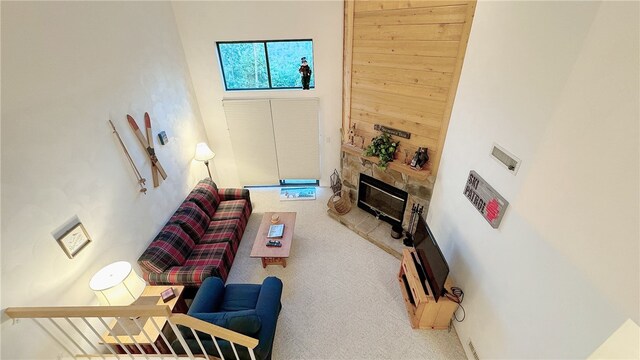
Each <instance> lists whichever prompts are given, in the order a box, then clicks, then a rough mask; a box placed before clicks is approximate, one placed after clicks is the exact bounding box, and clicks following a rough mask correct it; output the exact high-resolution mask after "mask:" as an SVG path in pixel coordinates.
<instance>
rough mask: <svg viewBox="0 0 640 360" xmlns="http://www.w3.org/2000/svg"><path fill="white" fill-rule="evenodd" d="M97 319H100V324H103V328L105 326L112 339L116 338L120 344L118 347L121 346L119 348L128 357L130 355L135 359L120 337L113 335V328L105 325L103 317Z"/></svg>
mask: <svg viewBox="0 0 640 360" xmlns="http://www.w3.org/2000/svg"><path fill="white" fill-rule="evenodd" d="M97 319H98V320H100V322H101V323H102V325H103V326H104V328H105V329H107V331H108V332H109V335H111V336H112V337H113V338H114V339H116V342H117V343H118V346H120V348H121V349H122V350H123V351H124V352H125V353H126V354H127V355H129V357H131V359H134V360H135V358H134V356H133V355H131V352H130V351H129V349H128V348H127V347H126V346H125V345H123V344H122V341H120V339H119V338H118V337H117V336H116V335H115V333H114V332H113V329H111V328H110V327H109V325H107V323H106V322H105V321H104V319H103V318H101V317H98V318H97ZM119 358H120V357H119V356H118V359H119Z"/></svg>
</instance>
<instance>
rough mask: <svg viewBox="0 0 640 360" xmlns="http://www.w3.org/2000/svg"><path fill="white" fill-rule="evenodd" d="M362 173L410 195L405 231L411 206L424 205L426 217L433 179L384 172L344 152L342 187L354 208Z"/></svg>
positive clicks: (406, 211) (404, 220)
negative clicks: (346, 190)
mask: <svg viewBox="0 0 640 360" xmlns="http://www.w3.org/2000/svg"><path fill="white" fill-rule="evenodd" d="M396 161H397V160H396ZM360 173H363V174H366V175H369V176H371V177H373V178H376V179H378V180H380V181H383V182H385V183H387V184H389V185H392V186H395V187H397V188H399V189H401V190H404V191H406V192H407V193H409V198H408V199H407V207H406V209H405V212H404V219H403V221H402V223H403V227H404V228H405V229H406V228H407V224H408V223H409V218H410V217H411V206H413V204H415V203H417V204H420V205H423V206H424V212H423V216H426V214H427V210H428V209H429V201H431V193H432V191H433V179H432V178H431V177H430V178H428V179H426V180H420V179H418V178H414V177H412V176H410V175H407V174H405V173H401V172H398V171H395V170H393V169H390V168H387V169H386V170H382V169H380V168H379V167H378V166H377V165H376V164H374V163H372V162H371V161H369V160H366V159H364V158H362V157H360V156H358V155H355V154H352V153H349V152H345V151H343V152H342V174H341V176H342V186H343V189H348V190H349V192H350V194H351V199H352V200H353V201H354V207H357V206H356V204H355V202H356V199H357V198H358V179H359V176H360ZM369 216H371V215H369ZM371 217H373V216H371Z"/></svg>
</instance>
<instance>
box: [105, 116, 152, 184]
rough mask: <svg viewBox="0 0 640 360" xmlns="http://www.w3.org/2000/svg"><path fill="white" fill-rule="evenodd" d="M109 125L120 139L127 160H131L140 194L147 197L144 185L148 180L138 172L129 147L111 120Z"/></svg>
mask: <svg viewBox="0 0 640 360" xmlns="http://www.w3.org/2000/svg"><path fill="white" fill-rule="evenodd" d="M109 125H111V128H112V129H113V133H114V134H116V137H117V138H118V142H119V143H120V147H122V151H124V154H125V155H126V156H127V159H128V160H129V164H130V165H131V167H132V168H133V172H134V173H135V174H136V179H137V180H138V185H140V192H141V193H144V194H145V195H146V194H147V188H146V187H144V185H145V183H146V182H147V180H146V179H145V178H143V177H142V175H140V171H138V168H137V167H136V164H135V163H134V162H133V159H131V155H129V150H127V147H126V146H124V143H123V142H122V138H120V134H118V130H116V127H115V126H114V125H113V123H112V122H111V120H109Z"/></svg>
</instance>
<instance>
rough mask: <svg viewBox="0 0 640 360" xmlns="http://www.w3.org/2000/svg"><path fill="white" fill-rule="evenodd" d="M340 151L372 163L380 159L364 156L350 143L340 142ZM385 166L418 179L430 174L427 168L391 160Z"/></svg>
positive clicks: (427, 176) (360, 150)
mask: <svg viewBox="0 0 640 360" xmlns="http://www.w3.org/2000/svg"><path fill="white" fill-rule="evenodd" d="M342 151H344V152H348V153H349V154H353V155H356V156H359V157H361V158H363V159H365V160H367V161H371V162H372V163H374V164H378V162H379V161H380V159H378V158H377V157H375V156H364V155H362V153H363V151H364V150H362V149H360V148H357V147H355V146H351V145H347V144H342ZM387 168H389V169H391V170H395V171H397V172H399V173H402V174H406V175H407V176H410V177H413V178H416V179H418V180H428V179H429V176H430V175H431V171H430V170H429V169H422V170H414V169H413V168H411V167H410V166H409V165H405V164H403V163H401V162H398V161H392V162H390V163H389V164H387Z"/></svg>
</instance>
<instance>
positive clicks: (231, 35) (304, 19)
mask: <svg viewBox="0 0 640 360" xmlns="http://www.w3.org/2000/svg"><path fill="white" fill-rule="evenodd" d="M173 9H174V12H175V15H176V20H177V23H178V28H179V30H180V36H181V38H182V44H183V46H184V51H185V54H186V57H187V62H188V64H189V70H190V71H191V75H192V78H193V84H194V88H195V91H196V94H197V98H198V104H199V105H200V111H201V113H202V118H203V121H204V124H205V128H206V130H207V134H208V138H209V145H210V146H211V148H212V149H213V150H214V152H215V153H216V157H215V158H214V159H213V162H212V163H213V164H215V172H216V174H217V180H218V182H219V183H220V185H222V186H237V185H239V184H240V183H239V180H238V173H237V168H236V161H235V159H234V155H233V149H232V147H231V141H230V139H229V131H228V129H227V123H226V120H225V115H224V110H223V108H222V99H231V98H297V97H317V98H319V99H320V102H319V104H320V109H319V116H320V136H321V138H322V139H321V144H320V145H321V151H320V156H321V159H322V165H321V177H322V178H321V185H328V184H329V175H330V174H331V173H332V172H333V169H337V168H339V165H340V127H341V124H342V120H341V119H342V32H343V30H342V29H343V3H342V1H254V2H252V1H213V2H180V1H178V2H173ZM277 39H313V59H314V69H313V73H314V76H315V84H316V85H315V89H314V90H307V91H302V90H264V91H231V92H226V91H225V90H224V83H223V80H222V74H221V71H220V66H219V62H218V55H217V53H216V41H232V40H238V41H240V40H277ZM215 176H216V175H214V177H215Z"/></svg>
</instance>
